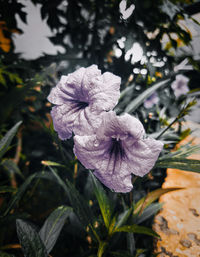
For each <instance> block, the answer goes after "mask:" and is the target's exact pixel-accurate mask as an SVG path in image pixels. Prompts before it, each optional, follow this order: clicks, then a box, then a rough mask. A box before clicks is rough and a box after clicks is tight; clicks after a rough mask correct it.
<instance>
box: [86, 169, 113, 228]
mask: <svg viewBox="0 0 200 257" xmlns="http://www.w3.org/2000/svg"><path fill="white" fill-rule="evenodd" d="M90 176H91V178H92V182H93V190H94V193H95V196H96V198H97V201H98V203H99V207H100V210H101V214H102V217H103V220H104V223H105V226H106V228H107V229H109V225H110V221H111V217H112V212H113V208H112V206H111V202H110V201H109V198H108V197H107V195H106V192H105V191H104V189H103V187H102V186H101V184H100V183H99V182H98V181H97V179H96V178H95V177H94V175H93V174H92V172H90Z"/></svg>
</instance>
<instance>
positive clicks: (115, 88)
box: [89, 72, 121, 111]
mask: <svg viewBox="0 0 200 257" xmlns="http://www.w3.org/2000/svg"><path fill="white" fill-rule="evenodd" d="M93 83H94V84H95V87H92V88H91V90H90V91H89V98H90V102H91V108H92V110H104V111H109V110H112V109H113V108H114V107H115V106H116V104H117V102H118V100H119V97H120V83H121V78H120V77H118V76H116V75H114V74H112V73H110V72H105V73H104V74H103V75H101V76H97V77H96V78H94V79H93Z"/></svg>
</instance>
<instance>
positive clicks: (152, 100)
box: [144, 92, 159, 109]
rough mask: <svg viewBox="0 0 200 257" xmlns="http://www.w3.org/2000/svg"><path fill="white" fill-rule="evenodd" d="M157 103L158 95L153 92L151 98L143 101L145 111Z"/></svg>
mask: <svg viewBox="0 0 200 257" xmlns="http://www.w3.org/2000/svg"><path fill="white" fill-rule="evenodd" d="M158 101H159V98H158V94H157V93H156V92H154V93H153V94H152V95H151V96H149V97H148V98H147V99H146V100H145V101H144V107H145V108H146V109H150V108H152V107H153V106H154V105H155V104H157V103H158Z"/></svg>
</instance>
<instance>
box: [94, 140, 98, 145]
mask: <svg viewBox="0 0 200 257" xmlns="http://www.w3.org/2000/svg"><path fill="white" fill-rule="evenodd" d="M94 146H95V147H97V146H99V141H98V140H97V139H96V140H95V141H94Z"/></svg>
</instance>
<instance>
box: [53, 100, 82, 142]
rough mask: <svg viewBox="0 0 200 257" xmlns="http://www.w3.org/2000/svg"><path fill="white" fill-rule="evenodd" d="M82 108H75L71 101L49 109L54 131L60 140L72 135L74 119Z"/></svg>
mask: <svg viewBox="0 0 200 257" xmlns="http://www.w3.org/2000/svg"><path fill="white" fill-rule="evenodd" d="M81 111H82V110H77V108H76V105H75V104H74V103H73V102H68V103H67V104H63V105H58V106H54V107H53V108H52V111H51V116H52V119H53V125H54V129H55V131H57V132H58V136H59V138H60V139H61V140H65V139H68V138H70V137H71V136H72V131H73V126H74V121H75V119H76V118H77V116H78V115H79V114H80V112H81Z"/></svg>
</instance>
